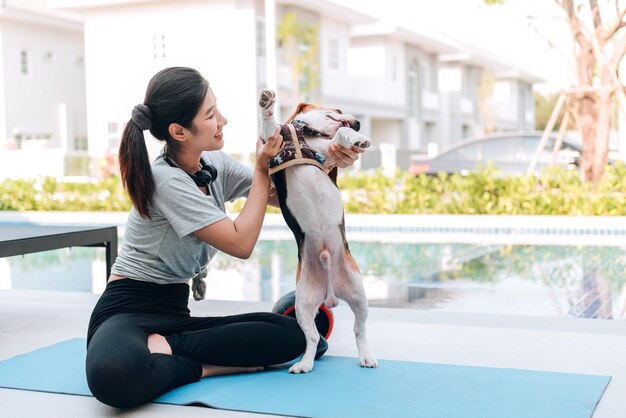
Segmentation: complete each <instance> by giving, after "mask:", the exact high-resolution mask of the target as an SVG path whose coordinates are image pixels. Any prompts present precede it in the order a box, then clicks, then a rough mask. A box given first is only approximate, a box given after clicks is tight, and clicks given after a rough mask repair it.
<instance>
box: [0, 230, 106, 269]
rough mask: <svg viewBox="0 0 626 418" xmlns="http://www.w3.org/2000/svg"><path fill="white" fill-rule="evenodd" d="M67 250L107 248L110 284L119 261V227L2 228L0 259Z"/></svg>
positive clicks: (0, 231) (0, 233)
mask: <svg viewBox="0 0 626 418" xmlns="http://www.w3.org/2000/svg"><path fill="white" fill-rule="evenodd" d="M67 247H106V253H107V254H106V259H107V276H106V279H107V280H108V278H109V275H110V274H111V266H112V265H113V262H114V261H115V259H116V258H117V227H115V226H107V227H89V226H42V225H0V257H11V256H14V255H23V254H31V253H36V252H40V251H49V250H58V249H60V248H67Z"/></svg>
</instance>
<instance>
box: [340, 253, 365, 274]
mask: <svg viewBox="0 0 626 418" xmlns="http://www.w3.org/2000/svg"><path fill="white" fill-rule="evenodd" d="M343 260H344V261H345V262H346V266H350V268H352V271H355V272H357V273H361V270H359V265H358V264H357V263H356V261H355V260H354V257H352V254H351V253H350V251H349V250H345V251H344V252H343Z"/></svg>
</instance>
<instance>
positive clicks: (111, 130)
mask: <svg viewBox="0 0 626 418" xmlns="http://www.w3.org/2000/svg"><path fill="white" fill-rule="evenodd" d="M108 131H109V135H115V134H116V133H117V122H109V126H108Z"/></svg>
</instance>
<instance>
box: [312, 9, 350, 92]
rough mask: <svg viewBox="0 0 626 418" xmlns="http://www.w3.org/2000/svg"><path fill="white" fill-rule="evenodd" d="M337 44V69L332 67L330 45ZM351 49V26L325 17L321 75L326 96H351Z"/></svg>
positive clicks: (321, 37)
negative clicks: (349, 66) (349, 71)
mask: <svg viewBox="0 0 626 418" xmlns="http://www.w3.org/2000/svg"><path fill="white" fill-rule="evenodd" d="M331 42H337V64H338V65H337V68H331V66H330V60H331V57H330V54H331V52H332V51H331V50H330V44H331ZM349 47H350V32H349V26H348V25H346V24H345V23H342V22H339V21H336V20H332V19H329V18H327V17H323V18H322V19H321V25H320V69H321V71H320V73H321V74H320V75H321V77H320V78H321V80H320V81H321V93H322V97H326V96H329V95H330V96H344V97H345V96H349V95H350V94H351V92H350V77H349V76H348V49H349Z"/></svg>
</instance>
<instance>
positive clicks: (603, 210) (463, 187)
mask: <svg viewBox="0 0 626 418" xmlns="http://www.w3.org/2000/svg"><path fill="white" fill-rule="evenodd" d="M339 188H340V189H341V190H342V195H343V200H344V202H345V208H346V212H352V213H368V214H374V213H404V214H407V213H420V214H481V215H602V216H623V215H626V205H625V203H626V166H624V164H623V163H621V162H620V163H617V164H615V165H613V166H610V167H607V171H606V175H605V176H604V179H603V180H602V182H601V183H600V184H599V185H598V186H595V187H594V186H593V185H592V184H590V183H584V182H582V181H581V179H580V175H579V173H578V172H577V171H574V170H566V169H563V168H559V167H555V168H552V169H549V170H546V171H544V172H543V173H542V174H541V175H540V176H538V177H534V176H520V177H507V176H504V175H502V173H501V172H499V171H498V170H497V169H495V168H494V167H493V166H486V167H483V168H480V169H478V170H476V171H475V172H472V173H470V174H468V175H466V176H461V175H459V174H452V175H447V174H443V173H440V174H439V175H437V176H426V175H420V176H418V177H413V176H411V175H410V174H408V173H401V172H398V173H397V174H396V176H395V177H394V178H388V177H384V176H382V175H381V174H380V173H377V174H376V175H371V174H370V175H364V174H360V173H343V175H342V176H341V177H340V179H339Z"/></svg>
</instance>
